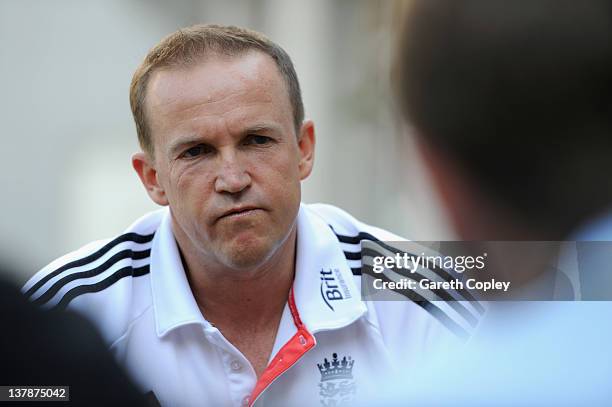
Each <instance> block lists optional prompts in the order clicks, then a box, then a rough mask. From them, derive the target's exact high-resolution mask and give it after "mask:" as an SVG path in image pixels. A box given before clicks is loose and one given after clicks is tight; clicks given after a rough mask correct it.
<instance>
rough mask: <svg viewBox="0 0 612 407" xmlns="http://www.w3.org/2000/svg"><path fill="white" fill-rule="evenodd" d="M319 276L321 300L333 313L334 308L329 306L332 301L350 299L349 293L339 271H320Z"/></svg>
mask: <svg viewBox="0 0 612 407" xmlns="http://www.w3.org/2000/svg"><path fill="white" fill-rule="evenodd" d="M319 274H320V276H321V298H323V301H325V304H326V305H327V306H328V307H329V309H331V310H332V311H334V307H333V306H332V305H331V302H332V301H338V300H344V299H346V298H351V293H350V291H349V289H348V286H347V285H346V281H344V278H343V277H342V274H340V270H338V269H330V270H324V269H321V271H320V272H319Z"/></svg>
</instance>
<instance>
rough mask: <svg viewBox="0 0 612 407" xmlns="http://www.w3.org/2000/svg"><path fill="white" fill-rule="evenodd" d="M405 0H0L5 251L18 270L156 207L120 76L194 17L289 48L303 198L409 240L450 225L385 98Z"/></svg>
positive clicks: (430, 236)
mask: <svg viewBox="0 0 612 407" xmlns="http://www.w3.org/2000/svg"><path fill="white" fill-rule="evenodd" d="M405 5H406V1H385V0H378V1H373V0H333V1H330V0H312V1H308V2H305V1H301V0H224V1H212V0H175V1H172V2H169V1H149V0H147V1H145V0H91V1H86V2H84V1H77V0H56V1H53V2H50V1H43V0H39V1H35V0H0V61H1V63H0V78H1V81H2V92H0V112H2V113H1V114H2V120H0V134H1V137H2V160H1V161H0V182H1V188H2V197H3V208H2V211H1V213H0V227H1V230H2V233H1V234H0V253H1V255H2V262H3V263H4V264H8V265H9V266H10V267H9V268H12V269H15V270H17V271H15V272H14V273H15V274H14V275H12V276H10V277H12V278H13V279H14V280H16V281H17V282H18V283H19V284H21V283H23V282H25V280H26V279H27V278H29V277H30V276H31V275H32V274H34V273H35V272H36V271H37V270H38V269H40V268H41V267H42V266H44V265H45V264H47V263H48V262H50V261H51V260H53V259H54V258H56V257H58V256H60V255H62V254H65V253H67V252H68V251H71V250H74V249H76V248H78V247H80V246H81V245H83V244H85V243H87V242H90V241H92V240H97V239H103V238H109V237H112V236H113V235H116V234H118V233H121V232H122V231H123V229H125V228H126V227H127V226H128V225H129V224H130V223H132V221H134V220H136V219H137V218H138V217H140V216H141V215H143V214H144V213H145V212H147V211H149V210H152V209H155V208H156V206H155V205H154V204H153V203H152V202H151V201H149V199H148V197H147V195H146V193H145V191H144V189H143V187H142V186H141V184H140V182H139V180H138V178H137V176H136V174H135V173H134V171H133V170H132V168H131V164H130V157H131V154H132V153H133V152H135V151H136V150H137V149H138V146H137V141H136V131H135V127H134V123H133V120H132V116H131V112H130V108H129V102H128V89H129V84H130V80H131V77H132V73H133V71H134V70H135V68H136V67H137V66H138V64H139V63H140V61H141V60H142V58H143V57H144V56H145V54H146V53H147V51H148V50H149V48H151V47H152V46H153V45H154V44H156V43H157V42H158V41H159V40H160V39H161V38H162V37H163V36H165V35H167V34H168V33H170V32H172V31H175V30H177V29H178V28H180V27H184V26H187V25H191V24H194V23H207V22H208V23H220V24H235V25H240V26H246V27H249V28H252V29H255V30H258V31H261V32H263V33H265V34H267V35H268V36H270V37H271V38H272V40H274V41H275V42H277V43H279V44H280V45H281V46H283V47H284V48H285V49H286V50H287V52H288V53H289V54H290V55H291V57H292V58H293V61H294V64H295V66H296V70H297V72H298V76H299V78H300V82H301V85H302V90H303V96H304V102H305V107H306V116H307V117H309V118H312V119H313V120H314V122H315V125H316V132H317V153H316V154H317V155H316V164H315V170H314V172H313V174H312V175H311V177H310V178H309V179H308V180H307V181H306V182H305V184H304V186H303V200H304V201H305V202H326V203H331V204H334V205H337V206H340V207H342V208H344V209H345V210H347V211H348V212H350V213H352V214H353V215H354V216H356V217H357V218H359V219H362V220H364V221H366V222H368V223H372V224H375V225H377V226H381V227H384V228H387V229H390V230H392V231H394V232H396V233H398V234H401V235H404V236H405V237H408V238H410V239H415V240H445V239H451V238H452V237H453V235H452V233H451V231H450V229H449V227H448V223H447V221H446V218H445V216H444V214H443V212H442V211H441V209H440V206H439V204H438V201H437V199H436V197H435V196H434V194H433V192H432V190H431V188H430V183H429V181H428V177H427V174H425V173H424V172H423V167H422V163H421V162H420V161H419V157H418V156H417V155H416V154H415V153H414V148H413V146H412V145H411V141H410V139H406V138H405V137H401V135H402V134H403V133H405V132H407V129H405V128H404V127H403V126H402V124H401V122H400V120H399V119H398V116H397V115H396V110H395V108H394V104H393V100H392V95H391V89H392V86H393V83H392V80H391V79H390V74H389V69H390V68H389V67H390V63H391V60H392V49H393V41H394V36H395V32H396V31H397V26H398V24H399V22H400V21H399V15H400V14H401V10H402V9H403V8H404V7H405Z"/></svg>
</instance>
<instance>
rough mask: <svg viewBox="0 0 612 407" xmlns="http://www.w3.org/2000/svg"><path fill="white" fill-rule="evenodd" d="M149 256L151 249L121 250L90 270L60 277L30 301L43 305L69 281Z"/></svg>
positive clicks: (95, 274)
mask: <svg viewBox="0 0 612 407" xmlns="http://www.w3.org/2000/svg"><path fill="white" fill-rule="evenodd" d="M150 255H151V249H147V250H142V251H133V250H131V249H127V250H122V251H120V252H117V253H115V254H114V255H113V256H112V257H110V258H109V259H108V260H106V261H105V262H104V263H102V264H100V265H99V266H98V267H95V268H93V269H90V270H85V271H79V272H78V273H72V274H68V275H67V276H65V277H62V278H61V279H59V280H58V281H56V282H55V283H54V284H53V285H52V286H51V287H50V288H49V289H48V290H47V291H45V292H44V293H43V294H42V295H41V296H40V297H38V298H36V299H35V300H34V301H32V302H33V303H34V304H36V305H43V304H44V303H46V302H47V301H49V300H50V299H51V298H53V296H55V294H57V293H58V292H59V291H60V290H61V289H62V287H64V286H65V285H66V284H68V283H69V282H71V281H74V280H77V279H79V278H89V277H93V276H97V275H98V274H101V273H103V272H104V271H106V270H108V269H109V268H110V267H112V266H113V265H114V264H115V263H117V262H119V261H121V260H123V259H133V260H142V259H146V258H148V257H149V256H150Z"/></svg>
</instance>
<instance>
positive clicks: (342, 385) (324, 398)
mask: <svg viewBox="0 0 612 407" xmlns="http://www.w3.org/2000/svg"><path fill="white" fill-rule="evenodd" d="M332 357H333V359H332V361H331V362H329V361H328V360H327V358H325V359H324V360H323V363H317V367H318V368H319V372H321V382H320V383H319V389H320V391H319V395H320V396H321V404H322V405H323V406H324V407H338V406H348V405H350V404H352V403H353V402H354V401H355V393H356V390H357V389H356V386H355V381H354V380H353V365H354V364H355V361H354V360H353V359H352V358H351V357H350V356H349V357H348V358H347V357H346V356H344V357H343V358H342V360H339V359H338V354H337V353H334V354H333V355H332Z"/></svg>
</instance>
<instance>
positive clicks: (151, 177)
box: [132, 151, 168, 206]
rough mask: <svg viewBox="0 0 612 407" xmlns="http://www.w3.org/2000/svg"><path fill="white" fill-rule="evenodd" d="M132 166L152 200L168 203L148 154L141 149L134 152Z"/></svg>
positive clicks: (157, 202)
mask: <svg viewBox="0 0 612 407" xmlns="http://www.w3.org/2000/svg"><path fill="white" fill-rule="evenodd" d="M132 167H134V170H135V171H136V173H137V174H138V177H139V178H140V181H141V182H142V185H144V187H145V189H146V190H147V193H148V194H149V196H150V197H151V199H152V200H153V202H155V203H156V204H158V205H162V206H166V205H168V199H167V198H166V192H165V191H164V188H163V187H162V186H161V185H160V184H159V180H158V178H157V170H156V169H155V165H154V162H153V160H152V159H151V157H150V156H149V154H147V153H144V152H142V151H140V152H138V153H135V154H134V155H133V156H132Z"/></svg>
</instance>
